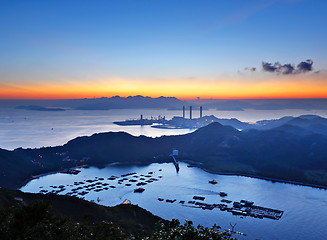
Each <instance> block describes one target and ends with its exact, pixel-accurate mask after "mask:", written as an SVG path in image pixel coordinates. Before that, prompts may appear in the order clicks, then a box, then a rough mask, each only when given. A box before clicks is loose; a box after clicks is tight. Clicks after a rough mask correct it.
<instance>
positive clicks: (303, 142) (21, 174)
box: [0, 123, 327, 188]
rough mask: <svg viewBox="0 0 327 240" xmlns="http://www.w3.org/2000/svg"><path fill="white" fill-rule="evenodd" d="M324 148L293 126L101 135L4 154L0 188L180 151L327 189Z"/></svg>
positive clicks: (226, 168) (320, 138)
mask: <svg viewBox="0 0 327 240" xmlns="http://www.w3.org/2000/svg"><path fill="white" fill-rule="evenodd" d="M302 126H303V125H302ZM326 146H327V136H325V135H323V134H317V133H315V132H314V131H312V130H310V128H309V130H307V129H306V128H304V127H300V126H294V125H282V126H280V127H276V128H273V129H268V130H248V131H238V130H236V129H234V128H233V127H230V126H223V125H221V124H219V123H212V124H210V125H208V126H206V127H203V128H200V129H198V130H197V131H195V132H193V133H190V134H186V135H179V136H162V137H158V138H150V137H145V136H140V137H135V136H132V135H129V134H127V133H124V132H118V133H114V132H109V133H99V134H94V135H92V136H90V137H78V138H76V139H73V140H71V141H69V142H68V143H67V144H65V145H63V146H58V147H48V148H40V149H21V148H20V149H15V150H14V151H7V150H0V167H1V172H2V174H1V175H0V184H1V185H2V186H5V187H11V188H15V187H18V186H21V185H22V184H23V182H24V181H25V180H27V179H30V178H31V177H33V176H34V175H37V174H42V173H46V172H51V171H60V170H63V169H65V168H70V167H75V166H81V165H90V166H105V165H106V164H109V163H113V162H122V163H128V164H137V163H142V164H150V163H153V162H164V161H171V159H170V158H169V154H170V153H171V151H172V149H178V150H179V153H180V155H179V159H181V160H184V161H192V162H193V163H194V164H195V165H197V166H200V167H202V168H205V169H207V170H210V171H215V172H222V173H236V174H244V175H251V176H256V177H266V178H275V179H279V180H287V181H296V182H300V183H303V184H314V185H321V186H327V161H326V156H327V148H326Z"/></svg>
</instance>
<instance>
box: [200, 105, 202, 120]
mask: <svg viewBox="0 0 327 240" xmlns="http://www.w3.org/2000/svg"><path fill="white" fill-rule="evenodd" d="M200 118H202V106H201V107H200Z"/></svg>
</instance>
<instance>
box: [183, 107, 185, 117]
mask: <svg viewBox="0 0 327 240" xmlns="http://www.w3.org/2000/svg"><path fill="white" fill-rule="evenodd" d="M183 118H185V106H183Z"/></svg>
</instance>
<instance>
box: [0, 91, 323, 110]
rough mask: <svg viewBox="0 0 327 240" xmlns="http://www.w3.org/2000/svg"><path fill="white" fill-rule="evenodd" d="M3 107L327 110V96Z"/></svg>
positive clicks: (102, 101) (13, 102) (66, 101)
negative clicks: (184, 107)
mask: <svg viewBox="0 0 327 240" xmlns="http://www.w3.org/2000/svg"><path fill="white" fill-rule="evenodd" d="M0 104H1V105H2V106H6V105H8V106H11V107H13V108H15V107H16V108H21V109H25V110H33V111H45V110H46V111H50V110H53V109H62V110H64V109H69V110H110V109H144V108H146V109H169V110H179V109H181V108H182V106H194V107H195V108H198V107H200V106H202V107H203V108H204V109H216V110H218V111H243V110H245V109H254V110H284V109H301V110H318V109H324V110H326V109H327V99H326V98H321V99H235V100H230V99H200V98H198V99H195V100H181V99H178V98H176V97H164V96H160V97H147V96H141V95H136V96H128V97H121V96H112V97H101V98H83V99H35V100H32V99H30V100H28V99H25V100H0Z"/></svg>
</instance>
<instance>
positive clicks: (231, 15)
mask: <svg viewBox="0 0 327 240" xmlns="http://www.w3.org/2000/svg"><path fill="white" fill-rule="evenodd" d="M0 34H1V35H0V87H1V86H9V85H10V84H11V83H17V84H24V83H27V84H29V83H30V84H33V83H34V82H35V81H39V82H58V81H59V82H65V81H81V82H83V81H91V80H92V79H105V78H110V77H112V78H121V79H129V80H130V81H133V79H147V80H149V81H156V80H157V81H160V80H165V79H221V78H224V79H226V78H227V79H228V78H230V79H233V78H235V77H237V78H240V76H242V74H245V75H249V74H250V73H248V72H249V71H246V70H245V68H246V67H256V73H255V74H253V73H251V74H253V75H255V77H254V78H257V77H258V76H263V75H264V74H263V73H262V70H261V63H262V61H265V62H270V63H274V62H277V61H278V62H280V63H281V64H287V63H290V64H293V65H295V66H296V65H297V64H299V63H300V62H301V61H305V60H307V59H312V60H313V70H314V71H316V72H317V71H319V74H321V73H324V72H325V69H326V68H327V67H326V64H327V1H325V0H228V1H219V0H197V1H195V0H187V1H184V0H173V1H170V0H129V1H125V0H116V1H114V0H113V1H110V0H107V1H97V0H92V1H91V0H89V1H86V0H85V1H83V0H79V1H69V0H62V1H61V0H56V1H51V0H49V1H48V0H39V1H33V0H22V1H16V0H0ZM241 78H242V77H241ZM245 78H246V77H245ZM276 78H278V76H277V75H276ZM259 80H260V78H259ZM244 81H246V80H244Z"/></svg>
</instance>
